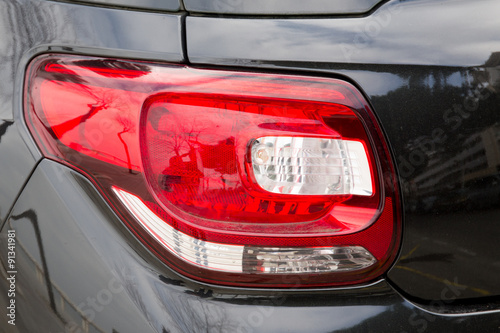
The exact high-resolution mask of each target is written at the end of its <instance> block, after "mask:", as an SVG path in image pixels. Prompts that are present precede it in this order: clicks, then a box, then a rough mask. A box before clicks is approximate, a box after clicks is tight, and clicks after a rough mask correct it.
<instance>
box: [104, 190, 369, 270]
mask: <svg viewBox="0 0 500 333" xmlns="http://www.w3.org/2000/svg"><path fill="white" fill-rule="evenodd" d="M113 191H114V193H115V194H116V196H117V197H118V198H119V199H120V201H121V203H122V204H123V205H124V206H125V207H126V208H127V210H128V211H129V212H130V213H131V214H132V215H133V216H134V217H135V218H136V220H137V221H138V222H139V223H140V224H141V226H142V227H143V228H144V229H145V230H146V231H147V232H148V233H149V234H150V235H151V236H152V237H154V238H155V239H156V240H157V241H158V242H159V243H160V244H162V245H163V247H164V248H165V249H166V250H168V251H169V252H171V253H172V254H174V255H175V256H177V257H178V258H180V259H182V260H184V261H186V262H189V263H190V264H193V265H196V266H200V267H203V268H206V269H212V270H219V271H225V272H232V273H243V272H244V273H261V274H294V273H295V274H299V273H300V274H303V273H326V272H329V273H331V272H334V271H336V272H345V271H353V270H359V269H363V268H366V267H368V266H371V265H373V264H375V263H376V262H377V260H376V259H375V258H374V257H373V256H372V255H371V253H370V252H368V251H367V250H366V249H365V248H363V247H361V246H342V247H316V248H276V247H248V246H242V245H228V244H220V243H214V242H207V241H202V240H200V239H197V238H194V237H191V236H188V235H186V234H184V233H182V232H180V231H179V230H176V229H174V228H173V227H171V226H170V225H169V224H168V223H166V222H165V221H163V220H162V219H161V218H160V217H159V216H158V215H156V214H155V213H154V212H153V211H152V210H151V209H149V207H147V206H146V205H145V204H144V202H143V201H142V200H141V199H140V198H138V197H136V196H135V195H133V194H131V193H128V192H126V191H124V190H122V189H120V188H117V187H113Z"/></svg>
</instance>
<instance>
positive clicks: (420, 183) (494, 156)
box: [414, 123, 500, 196]
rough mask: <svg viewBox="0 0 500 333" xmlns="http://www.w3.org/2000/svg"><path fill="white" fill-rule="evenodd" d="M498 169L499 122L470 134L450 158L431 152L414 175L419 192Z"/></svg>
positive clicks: (459, 183) (458, 183)
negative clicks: (426, 163)
mask: <svg viewBox="0 0 500 333" xmlns="http://www.w3.org/2000/svg"><path fill="white" fill-rule="evenodd" d="M498 173H500V124H498V123H497V124H495V125H493V126H491V127H489V128H487V129H485V130H483V131H481V132H477V133H474V134H472V135H470V136H469V137H468V138H467V139H466V140H465V141H464V143H463V150H462V152H461V153H460V154H459V155H457V156H455V158H453V159H443V158H441V157H440V156H438V155H434V156H433V157H432V158H431V159H430V160H429V163H428V167H427V168H426V170H425V172H423V173H421V174H419V175H418V176H416V177H415V179H414V181H415V184H416V185H417V189H418V195H419V196H422V195H425V194H427V193H431V192H435V191H436V187H438V188H442V189H444V188H446V189H448V190H452V189H455V190H456V189H457V188H459V187H462V186H463V184H465V183H466V182H468V181H471V180H474V179H477V178H483V177H486V176H489V175H496V174H498Z"/></svg>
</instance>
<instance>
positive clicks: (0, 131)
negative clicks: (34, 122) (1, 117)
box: [0, 121, 14, 142]
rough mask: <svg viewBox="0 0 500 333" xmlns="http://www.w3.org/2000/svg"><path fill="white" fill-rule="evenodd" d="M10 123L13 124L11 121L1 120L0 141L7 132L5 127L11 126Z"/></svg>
mask: <svg viewBox="0 0 500 333" xmlns="http://www.w3.org/2000/svg"><path fill="white" fill-rule="evenodd" d="M12 124H14V123H13V122H12V121H4V122H2V124H1V125H0V142H2V136H4V135H5V133H7V128H9V126H11V125H12Z"/></svg>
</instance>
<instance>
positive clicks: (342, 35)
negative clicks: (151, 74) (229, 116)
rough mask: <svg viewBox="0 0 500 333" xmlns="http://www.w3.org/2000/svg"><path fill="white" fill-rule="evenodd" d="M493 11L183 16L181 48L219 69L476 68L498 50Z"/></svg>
mask: <svg viewBox="0 0 500 333" xmlns="http://www.w3.org/2000/svg"><path fill="white" fill-rule="evenodd" d="M499 11H500V2H498V1H496V0H486V1H454V0H445V1H428V0H414V1H390V2H388V3H387V4H384V5H382V6H381V7H380V8H378V9H377V10H376V11H375V12H374V13H373V14H371V15H369V16H367V17H362V18H314V19H302V18H301V19H272V18H271V19H229V18H208V17H188V18H187V20H186V24H187V27H186V33H187V48H188V52H189V59H190V60H191V61H194V62H203V63H218V64H235V65H241V64H245V63H248V62H259V61H301V62H311V64H318V63H324V62H326V63H344V64H354V63H357V64H411V65H442V66H466V65H468V66H474V65H482V64H484V63H485V62H486V60H487V59H488V58H489V57H490V55H491V54H492V53H493V52H495V51H498V50H499V47H498V44H499V42H498V35H497V31H498V15H497V14H498V12H499ZM472 27H473V28H472ZM318 65H320V64H318Z"/></svg>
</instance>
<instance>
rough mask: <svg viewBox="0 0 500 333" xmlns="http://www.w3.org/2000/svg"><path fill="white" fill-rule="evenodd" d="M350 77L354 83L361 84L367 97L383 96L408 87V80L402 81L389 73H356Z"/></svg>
mask: <svg viewBox="0 0 500 333" xmlns="http://www.w3.org/2000/svg"><path fill="white" fill-rule="evenodd" d="M350 75H351V76H352V77H353V78H354V79H355V80H356V81H358V82H362V83H363V88H364V89H365V92H366V93H367V94H368V95H369V96H383V95H386V94H387V93H389V92H391V91H393V90H396V89H399V88H401V87H402V86H405V85H408V79H403V78H401V77H400V76H397V75H395V74H391V73H376V72H367V71H356V72H355V73H351V74H350Z"/></svg>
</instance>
